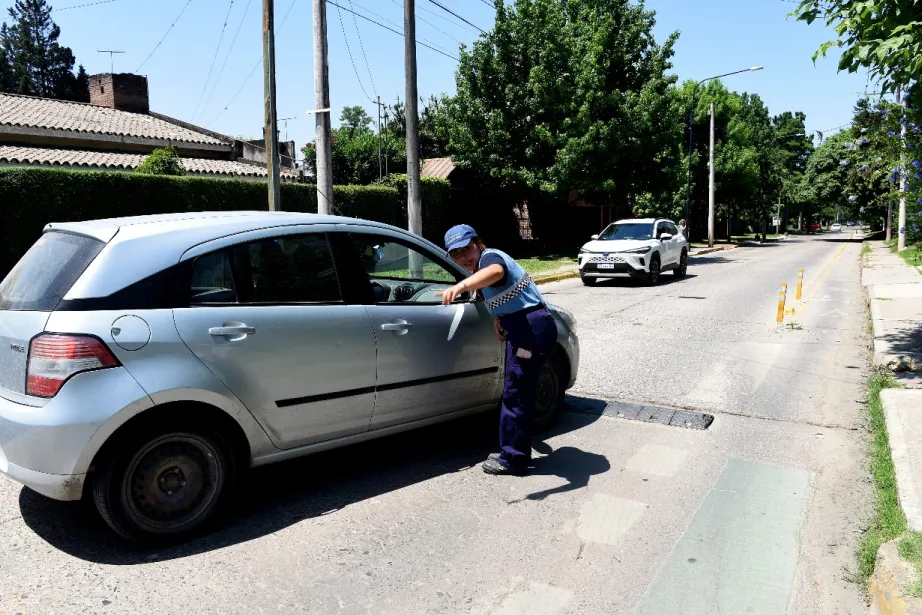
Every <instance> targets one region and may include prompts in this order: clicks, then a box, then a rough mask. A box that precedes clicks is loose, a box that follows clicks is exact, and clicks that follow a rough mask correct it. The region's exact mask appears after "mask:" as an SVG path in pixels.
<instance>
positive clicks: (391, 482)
mask: <svg viewBox="0 0 922 615" xmlns="http://www.w3.org/2000/svg"><path fill="white" fill-rule="evenodd" d="M571 399H572V398H571ZM584 403H585V402H584ZM599 403H602V404H604V402H601V401H600V402H599ZM600 414H601V413H600ZM497 417H498V413H497V412H489V413H485V414H480V415H476V416H472V417H467V418H463V419H458V420H455V421H450V422H447V423H442V424H439V425H434V426H431V427H425V428H421V429H417V430H414V431H410V432H406V433H402V434H397V435H393V436H388V437H384V438H380V439H377V440H373V441H370V442H365V443H361V444H356V445H352V446H348V447H344V448H341V449H337V450H333V451H327V452H322V453H317V454H315V455H310V456H307V457H303V458H300V459H295V460H292V461H286V462H282V463H278V464H273V465H270V466H264V467H260V468H255V469H254V470H252V471H251V472H250V473H249V474H248V475H247V476H246V478H245V479H244V480H243V481H242V482H241V485H240V486H239V488H238V491H237V493H236V496H235V505H234V506H233V508H232V510H231V511H230V513H229V514H228V515H227V517H226V519H225V520H224V522H223V523H222V524H220V525H219V526H218V527H217V528H216V529H215V530H213V531H212V532H211V533H209V534H206V535H204V536H202V537H200V538H196V539H194V540H192V541H190V542H187V543H184V544H180V545H176V546H171V547H163V548H159V549H150V548H142V547H137V546H134V545H131V544H129V543H127V542H125V541H123V540H121V539H120V538H118V537H117V536H116V535H115V534H114V533H113V532H112V531H111V530H109V528H108V527H106V525H105V524H104V523H103V521H102V520H101V519H100V518H99V516H98V515H97V514H96V511H95V509H94V508H93V506H92V504H91V502H90V501H89V493H87V496H88V497H87V498H84V500H83V501H80V502H58V501H55V500H50V499H47V498H45V497H43V496H41V495H38V494H37V493H35V492H34V491H32V490H30V489H27V488H25V487H23V488H22V490H21V491H20V494H19V505H20V512H21V514H22V517H23V521H24V522H25V523H26V525H28V526H29V528H31V529H32V530H33V531H34V532H35V533H36V534H37V535H38V536H39V537H40V538H42V539H43V540H45V541H46V542H48V543H49V544H50V545H52V546H53V547H55V548H57V549H60V550H61V551H63V552H65V553H67V554H69V555H71V556H73V557H76V558H79V559H82V560H86V561H90V562H94V563H99V564H108V565H134V564H144V563H150V562H154V561H165V560H172V559H180V558H184V557H188V556H192V555H197V554H200V553H206V552H209V551H213V550H216V549H222V548H224V547H228V546H231V545H236V544H241V543H245V542H248V541H250V540H256V539H259V538H261V537H264V536H267V535H269V534H272V533H274V532H277V531H279V530H282V529H284V528H286V527H289V526H291V525H294V524H296V523H299V522H301V521H303V520H305V519H311V518H316V517H320V516H324V515H329V514H333V513H335V512H336V511H338V510H341V509H343V508H346V507H347V506H350V505H352V504H356V503H358V502H362V501H364V500H368V499H371V498H374V497H377V496H380V495H382V494H385V493H389V492H392V491H397V490H399V489H402V488H404V487H408V486H411V485H414V484H417V483H422V482H424V481H427V480H430V479H433V478H436V477H438V476H441V475H443V474H449V473H453V472H463V471H466V470H470V469H471V468H473V467H475V466H477V465H479V464H480V463H481V462H482V461H483V460H484V459H485V458H486V457H487V455H488V454H489V453H491V452H493V451H494V450H496V447H497V431H498V429H497V420H498V418H497ZM595 420H598V416H592V415H585V414H580V415H575V414H572V413H570V412H563V413H562V416H561V419H560V421H558V423H557V424H556V425H555V426H554V427H553V428H552V429H551V430H549V431H547V432H545V433H541V434H536V436H535V446H536V447H538V448H539V451H541V450H545V451H546V450H547V448H549V447H548V446H547V445H546V444H545V443H544V440H545V439H547V438H550V437H552V436H554V435H560V434H564V433H567V432H570V431H574V430H577V429H581V428H582V427H585V426H587V425H589V424H590V423H592V422H593V421H595ZM542 447H543V448H542ZM589 455H590V454H587V453H582V452H581V451H578V450H577V449H570V448H569V447H564V448H561V449H558V450H557V451H554V452H553V453H552V454H550V455H547V456H546V457H542V458H539V459H538V460H536V467H535V473H537V474H556V475H559V476H562V477H564V478H566V479H567V480H568V485H567V486H564V487H561V488H559V491H566V490H569V489H576V488H579V487H580V486H581V485H585V484H586V482H587V481H588V480H589V476H591V475H592V474H595V473H599V472H600V471H604V469H602V468H603V462H604V464H607V461H604V457H602V458H601V459H596V457H601V456H599V455H592V456H591V457H590V456H589ZM606 469H607V466H606ZM543 497H546V495H545V496H543Z"/></svg>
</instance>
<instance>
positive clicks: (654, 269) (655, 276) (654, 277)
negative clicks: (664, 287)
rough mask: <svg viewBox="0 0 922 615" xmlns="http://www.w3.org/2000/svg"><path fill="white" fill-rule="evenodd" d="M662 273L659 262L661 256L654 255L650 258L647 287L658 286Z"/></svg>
mask: <svg viewBox="0 0 922 615" xmlns="http://www.w3.org/2000/svg"><path fill="white" fill-rule="evenodd" d="M660 271H661V265H660V260H659V254H654V255H653V256H651V257H650V271H649V272H648V273H647V285H648V286H656V285H657V283H659V275H660Z"/></svg>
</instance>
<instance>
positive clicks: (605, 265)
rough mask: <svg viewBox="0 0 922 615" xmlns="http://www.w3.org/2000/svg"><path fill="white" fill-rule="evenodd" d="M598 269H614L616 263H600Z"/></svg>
mask: <svg viewBox="0 0 922 615" xmlns="http://www.w3.org/2000/svg"><path fill="white" fill-rule="evenodd" d="M597 267H598V268H599V269H614V268H615V264H614V263H599V264H598V265H597Z"/></svg>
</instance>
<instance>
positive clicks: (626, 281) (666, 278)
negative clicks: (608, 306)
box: [595, 265, 698, 288]
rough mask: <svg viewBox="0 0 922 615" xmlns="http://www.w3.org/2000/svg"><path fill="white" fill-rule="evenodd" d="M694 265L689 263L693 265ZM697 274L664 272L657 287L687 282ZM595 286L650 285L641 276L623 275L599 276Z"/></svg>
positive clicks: (629, 286)
mask: <svg viewBox="0 0 922 615" xmlns="http://www.w3.org/2000/svg"><path fill="white" fill-rule="evenodd" d="M691 266H692V265H689V267H691ZM696 277H698V276H696V275H695V274H693V273H688V274H685V276H684V277H681V278H677V277H676V276H674V275H672V274H671V273H668V272H667V273H664V274H663V275H661V276H660V279H659V282H657V283H656V286H657V287H660V286H670V285H672V284H678V283H680V282H685V281H688V280H693V279H695V278H696ZM595 286H597V287H599V288H605V287H606V286H607V287H610V288H643V287H648V286H650V285H649V284H648V283H647V282H646V281H645V280H643V279H640V278H633V277H631V276H622V277H617V278H597V279H596V283H595Z"/></svg>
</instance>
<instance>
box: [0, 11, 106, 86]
mask: <svg viewBox="0 0 922 615" xmlns="http://www.w3.org/2000/svg"><path fill="white" fill-rule="evenodd" d="M9 15H10V18H11V19H12V25H7V24H6V23H4V24H3V25H2V26H0V62H2V64H3V65H4V67H3V68H0V86H2V87H3V88H4V91H7V92H12V93H16V94H27V95H30V96H41V97H44V98H58V99H63V100H89V78H88V77H87V76H86V72H85V71H82V68H81V72H80V74H78V75H77V76H74V74H73V68H74V54H73V52H72V51H71V50H70V48H69V47H63V46H62V45H60V44H59V43H58V37H59V36H60V35H61V29H60V28H59V27H58V26H57V25H56V24H55V23H54V21H52V19H51V7H50V6H48V3H47V2H46V0H16V1H15V3H14V4H13V6H11V7H10V8H9Z"/></svg>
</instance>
